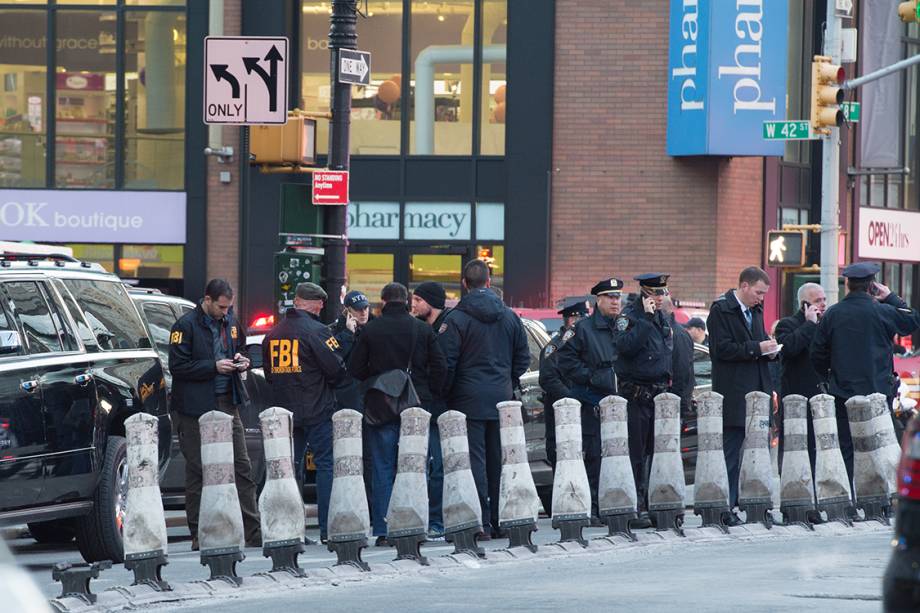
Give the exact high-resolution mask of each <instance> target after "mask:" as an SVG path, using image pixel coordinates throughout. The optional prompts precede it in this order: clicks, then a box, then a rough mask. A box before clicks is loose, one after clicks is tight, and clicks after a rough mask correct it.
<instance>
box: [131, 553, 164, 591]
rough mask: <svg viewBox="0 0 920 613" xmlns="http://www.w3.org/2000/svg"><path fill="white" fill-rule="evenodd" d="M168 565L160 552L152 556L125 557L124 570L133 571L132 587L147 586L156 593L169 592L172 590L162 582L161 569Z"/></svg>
mask: <svg viewBox="0 0 920 613" xmlns="http://www.w3.org/2000/svg"><path fill="white" fill-rule="evenodd" d="M167 564H169V561H168V560H167V559H166V554H165V553H163V552H162V551H157V552H153V554H152V555H151V554H141V555H135V556H132V555H127V556H125V570H133V571H134V583H133V584H132V585H147V586H149V587H151V588H153V589H154V590H156V591H158V592H170V591H172V588H171V587H170V586H169V584H168V583H167V582H166V581H164V580H163V576H162V572H163V567H164V566H166V565H167Z"/></svg>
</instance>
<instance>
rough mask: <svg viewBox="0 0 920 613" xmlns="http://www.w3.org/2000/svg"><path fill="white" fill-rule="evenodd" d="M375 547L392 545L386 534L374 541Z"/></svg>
mask: <svg viewBox="0 0 920 613" xmlns="http://www.w3.org/2000/svg"><path fill="white" fill-rule="evenodd" d="M374 547H392V545H390V541H388V540H387V537H385V536H378V537H377V540H376V541H374Z"/></svg>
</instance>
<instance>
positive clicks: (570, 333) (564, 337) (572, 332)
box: [562, 330, 575, 343]
mask: <svg viewBox="0 0 920 613" xmlns="http://www.w3.org/2000/svg"><path fill="white" fill-rule="evenodd" d="M573 336H575V330H566V331H565V334H563V335H562V342H563V343H566V342H568V340H569V339H570V338H572V337H573Z"/></svg>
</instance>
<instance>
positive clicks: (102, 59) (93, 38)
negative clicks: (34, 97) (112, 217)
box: [54, 11, 115, 189]
mask: <svg viewBox="0 0 920 613" xmlns="http://www.w3.org/2000/svg"><path fill="white" fill-rule="evenodd" d="M56 28H57V35H58V41H59V42H58V45H57V57H56V62H57V74H56V75H55V104H56V111H55V130H56V133H55V140H54V145H55V173H54V175H55V176H54V184H55V186H56V187H78V188H92V189H106V188H112V187H115V13H111V12H107V11H60V12H58V13H57V24H56Z"/></svg>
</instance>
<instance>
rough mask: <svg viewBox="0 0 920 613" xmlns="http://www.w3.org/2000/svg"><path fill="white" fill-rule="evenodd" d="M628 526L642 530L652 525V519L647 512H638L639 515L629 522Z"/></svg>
mask: <svg viewBox="0 0 920 613" xmlns="http://www.w3.org/2000/svg"><path fill="white" fill-rule="evenodd" d="M629 527H630V528H631V529H632V530H644V529H646V528H651V527H652V519H651V518H650V517H649V514H648V513H646V512H645V511H642V512H641V513H639V517H638V518H636V519H634V520H632V521H630V522H629Z"/></svg>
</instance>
